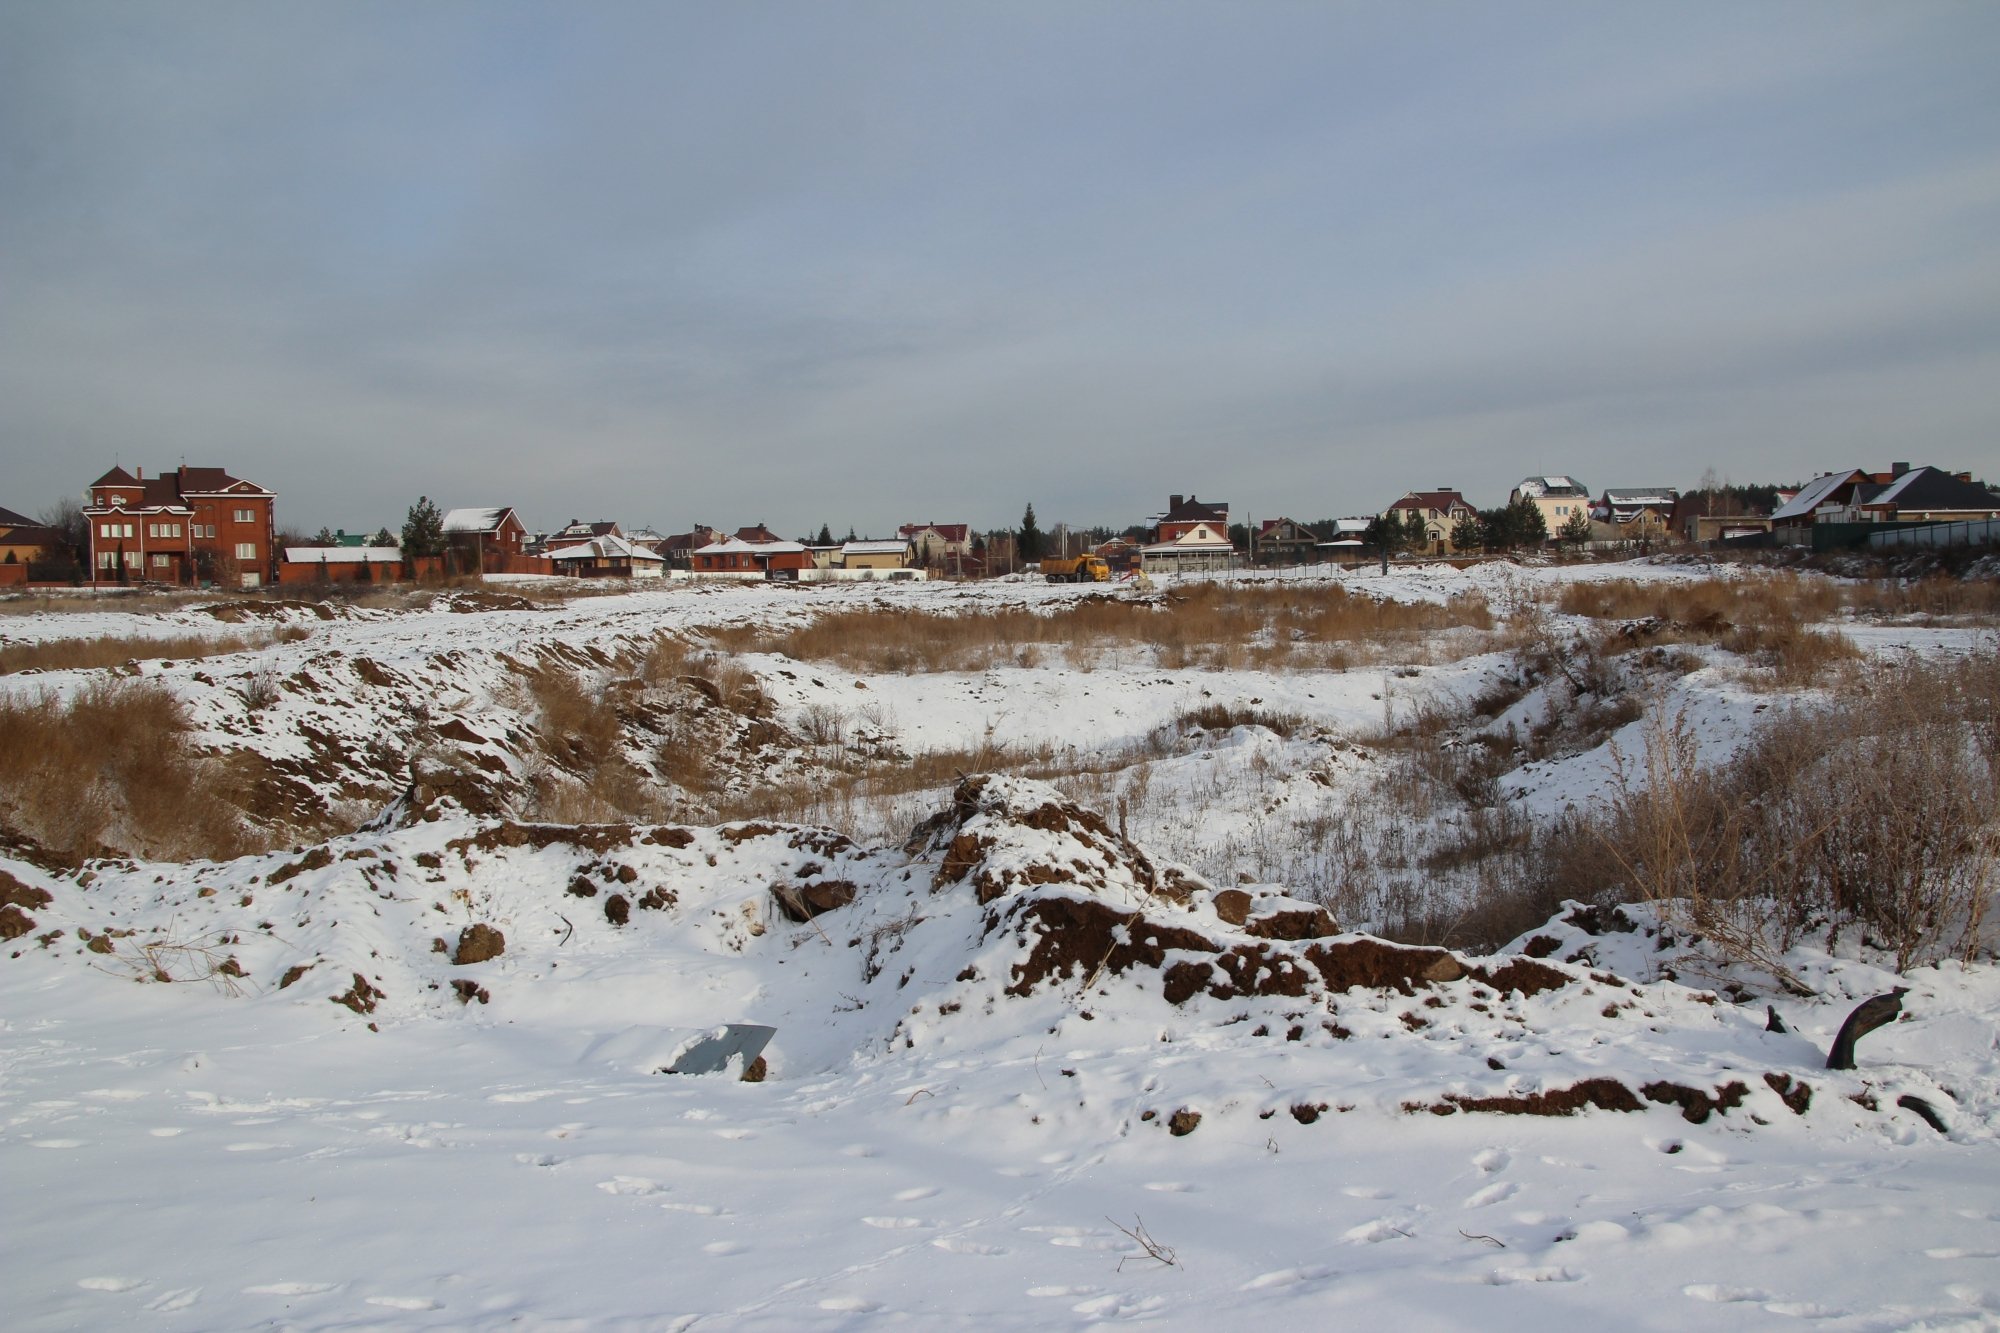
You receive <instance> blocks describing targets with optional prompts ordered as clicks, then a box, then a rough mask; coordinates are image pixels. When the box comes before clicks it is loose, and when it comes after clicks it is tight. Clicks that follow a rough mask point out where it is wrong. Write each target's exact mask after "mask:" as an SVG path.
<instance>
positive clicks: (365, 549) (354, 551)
mask: <svg viewBox="0 0 2000 1333" xmlns="http://www.w3.org/2000/svg"><path fill="white" fill-rule="evenodd" d="M402 558H403V551H402V548H401V547H397V546H287V547H286V548H285V563H286V564H288V565H318V564H327V565H393V564H395V563H397V562H398V561H400V560H401V559H402Z"/></svg>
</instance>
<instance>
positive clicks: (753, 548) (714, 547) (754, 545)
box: [694, 537, 806, 555]
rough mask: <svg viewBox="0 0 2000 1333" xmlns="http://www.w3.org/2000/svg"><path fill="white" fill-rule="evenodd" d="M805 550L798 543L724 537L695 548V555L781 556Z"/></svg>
mask: <svg viewBox="0 0 2000 1333" xmlns="http://www.w3.org/2000/svg"><path fill="white" fill-rule="evenodd" d="M805 549H806V548H805V547H804V546H803V545H801V544H800V543H798V542H746V541H744V540H743V539H742V538H741V537H725V538H724V539H723V540H721V541H719V542H710V543H709V544H708V545H706V546H698V547H696V548H695V552H694V553H695V554H696V555H782V554H784V553H786V552H790V551H803V550H805Z"/></svg>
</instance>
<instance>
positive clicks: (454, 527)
mask: <svg viewBox="0 0 2000 1333" xmlns="http://www.w3.org/2000/svg"><path fill="white" fill-rule="evenodd" d="M444 540H445V544H446V545H447V546H448V547H449V548H450V549H451V552H452V555H453V557H454V560H455V563H457V564H458V565H459V567H460V572H462V573H466V574H472V573H479V574H488V573H505V572H507V571H508V570H509V568H510V567H511V564H512V562H517V561H519V560H520V559H521V557H522V556H523V555H524V554H525V553H526V547H527V544H528V529H527V528H526V527H525V526H524V525H523V524H522V522H521V520H520V519H519V518H518V517H516V516H515V513H514V511H513V510H512V509H509V508H508V507H506V506H505V505H502V506H500V507H498V508H495V509H453V510H451V511H449V512H448V513H446V514H445V516H444Z"/></svg>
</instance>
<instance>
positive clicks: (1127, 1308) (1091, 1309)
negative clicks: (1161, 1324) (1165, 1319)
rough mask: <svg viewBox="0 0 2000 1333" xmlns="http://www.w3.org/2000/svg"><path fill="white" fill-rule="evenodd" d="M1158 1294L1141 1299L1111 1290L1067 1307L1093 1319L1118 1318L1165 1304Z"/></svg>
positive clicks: (1137, 1313) (1152, 1309) (1148, 1310)
mask: <svg viewBox="0 0 2000 1333" xmlns="http://www.w3.org/2000/svg"><path fill="white" fill-rule="evenodd" d="M1166 1303H1167V1302H1166V1300H1165V1298H1163V1297H1160V1296H1148V1297H1146V1298H1144V1299H1143V1300H1140V1299H1135V1298H1134V1297H1131V1296H1121V1295H1119V1294H1118V1293H1116V1292H1111V1293H1108V1294H1106V1295H1103V1296H1093V1297H1091V1298H1090V1299H1089V1300H1087V1301H1078V1302H1077V1303H1076V1304H1075V1305H1072V1306H1070V1307H1069V1308H1070V1309H1071V1310H1073V1311H1075V1312H1076V1313H1077V1314H1083V1315H1089V1316H1090V1317H1091V1318H1093V1319H1119V1318H1123V1317H1124V1316H1126V1315H1139V1314H1151V1313H1152V1312H1153V1311H1155V1310H1158V1309H1161V1308H1162V1307H1164V1306H1165V1305H1166Z"/></svg>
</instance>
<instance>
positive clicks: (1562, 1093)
mask: <svg viewBox="0 0 2000 1333" xmlns="http://www.w3.org/2000/svg"><path fill="white" fill-rule="evenodd" d="M1590 1106H1594V1107H1596V1108H1597V1109H1598V1110H1600V1111H1643V1110H1645V1109H1646V1107H1645V1103H1643V1102H1641V1101H1640V1100H1639V1099H1638V1098H1637V1097H1635V1096H1633V1094H1632V1089H1630V1088H1628V1087H1626V1086H1625V1085H1624V1084H1623V1083H1620V1082H1619V1081H1618V1080H1617V1079H1615V1078H1587V1079H1584V1080H1583V1081H1582V1082H1580V1083H1572V1084H1570V1085H1569V1086H1568V1087H1567V1088H1550V1089H1549V1090H1548V1091H1547V1092H1527V1093H1521V1094H1519V1095H1518V1096H1512V1097H1466V1096H1462V1095H1460V1094H1458V1093H1452V1094H1450V1095H1449V1096H1447V1097H1446V1098H1445V1099H1444V1101H1443V1102H1440V1103H1438V1104H1436V1105H1432V1106H1423V1105H1421V1104H1418V1103H1411V1104H1409V1105H1406V1106H1404V1108H1403V1109H1404V1110H1406V1111H1420V1110H1423V1111H1429V1112H1431V1113H1432V1114H1433V1115H1450V1114H1451V1113H1452V1112H1453V1111H1487V1112H1491V1113H1493V1114H1495V1115H1575V1114H1576V1113H1577V1112H1578V1111H1581V1110H1583V1109H1584V1108H1585V1107H1590Z"/></svg>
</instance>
